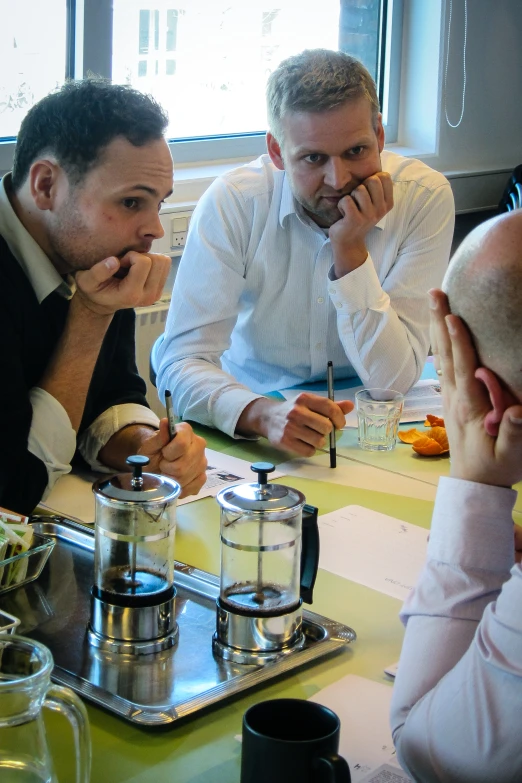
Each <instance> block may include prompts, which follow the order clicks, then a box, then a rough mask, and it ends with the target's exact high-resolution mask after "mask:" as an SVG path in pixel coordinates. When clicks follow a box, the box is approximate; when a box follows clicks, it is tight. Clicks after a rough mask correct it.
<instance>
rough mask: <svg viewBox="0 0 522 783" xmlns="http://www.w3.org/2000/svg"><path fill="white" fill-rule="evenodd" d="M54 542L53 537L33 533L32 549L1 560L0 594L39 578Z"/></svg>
mask: <svg viewBox="0 0 522 783" xmlns="http://www.w3.org/2000/svg"><path fill="white" fill-rule="evenodd" d="M54 543H55V542H54V539H53V538H48V536H42V535H41V534H40V533H33V540H32V543H31V548H30V549H27V550H26V551H25V552H21V553H20V554H19V555H15V556H14V557H8V558H7V559H6V560H0V595H2V594H3V593H7V592H9V590H14V589H15V588H16V587H22V585H26V584H28V583H29V582H32V581H33V580H34V579H38V577H39V576H40V574H41V573H42V569H43V567H44V565H45V564H46V563H47V559H48V558H49V555H50V554H51V552H52V551H53V547H54Z"/></svg>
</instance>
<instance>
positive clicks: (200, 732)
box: [46, 428, 449, 783]
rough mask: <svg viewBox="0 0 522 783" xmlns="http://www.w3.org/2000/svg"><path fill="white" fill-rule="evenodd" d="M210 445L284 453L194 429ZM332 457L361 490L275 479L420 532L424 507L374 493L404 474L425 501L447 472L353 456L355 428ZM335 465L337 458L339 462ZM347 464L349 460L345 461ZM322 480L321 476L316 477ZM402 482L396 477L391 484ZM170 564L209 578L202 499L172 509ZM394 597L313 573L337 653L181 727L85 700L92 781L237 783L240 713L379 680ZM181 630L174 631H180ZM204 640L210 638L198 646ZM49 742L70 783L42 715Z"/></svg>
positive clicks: (212, 527)
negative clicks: (336, 626) (360, 477)
mask: <svg viewBox="0 0 522 783" xmlns="http://www.w3.org/2000/svg"><path fill="white" fill-rule="evenodd" d="M200 429H201V431H202V434H203V435H204V436H205V437H206V438H207V443H208V446H209V447H210V448H213V449H216V450H219V451H223V452H226V453H228V454H231V455H233V456H237V457H241V458H243V459H247V460H251V461H255V460H260V459H262V460H264V461H272V462H276V463H281V462H283V461H284V460H285V459H286V456H285V455H282V454H281V452H278V451H276V450H275V449H273V448H271V447H270V446H268V445H267V444H266V442H264V443H263V442H260V443H252V442H245V441H233V440H231V439H229V438H227V437H226V436H224V435H222V434H220V433H217V432H215V431H212V430H206V429H205V430H203V428H200ZM338 448H339V454H340V455H345V456H347V457H353V458H354V459H356V460H358V461H359V462H362V463H364V464H365V465H368V466H369V467H370V471H371V472H370V474H368V475H370V476H371V486H372V488H371V489H368V488H366V489H361V488H358V487H353V486H343V485H340V484H332V483H326V482H325V481H317V480H311V479H307V478H300V477H297V476H291V477H290V478H288V479H286V480H284V483H287V484H289V485H291V486H294V487H296V488H297V489H299V490H301V491H302V492H303V493H304V494H305V496H306V499H307V502H309V503H311V504H313V505H315V506H318V508H319V511H320V513H321V514H324V513H327V512H329V511H333V510H336V509H338V508H341V507H343V506H346V505H349V504H358V505H361V506H365V507H367V508H370V509H373V510H375V511H380V512H383V513H385V514H389V515H391V516H394V517H398V518H400V519H403V520H404V521H407V522H411V523H414V524H417V525H421V526H423V527H429V523H430V519H431V513H432V508H433V503H432V501H431V500H426V499H419V497H405V496H401V495H398V494H395V493H394V494H392V493H390V492H382V491H378V490H379V487H380V486H381V484H383V483H386V482H385V481H384V478H386V480H387V482H388V484H389V481H390V478H391V477H390V475H389V473H388V472H389V471H392V473H394V474H399V475H401V476H404V477H407V479H409V482H410V483H409V484H404V485H403V486H411V488H412V494H413V495H415V492H414V491H413V490H414V489H415V488H416V487H418V482H423V483H425V484H426V485H427V488H428V490H429V495H428V497H430V498H431V497H434V492H435V485H436V483H437V480H438V477H439V476H440V475H447V474H448V471H449V461H448V459H447V458H440V459H437V458H435V459H429V460H428V459H422V458H419V457H416V456H415V455H414V454H413V452H412V451H411V448H409V447H407V446H401V445H399V446H397V448H396V449H395V450H394V451H393V452H390V453H385V454H380V453H371V452H363V451H361V450H360V449H358V448H357V445H356V432H355V430H352V431H350V430H346V431H344V432H343V433H342V435H341V437H340V439H339V447H338ZM339 459H340V460H342V459H343V458H342V457H340V458H339ZM353 464H354V465H355V463H353ZM323 474H324V471H323V472H322V473H321V475H323ZM401 480H402V479H401ZM176 558H177V559H178V560H181V561H183V562H186V563H190V564H192V565H195V566H198V567H199V568H202V569H204V570H207V571H210V572H212V573H215V574H217V573H218V571H219V507H218V505H217V503H216V501H215V500H214V499H212V498H206V499H204V500H200V501H197V502H195V503H189V504H186V505H183V506H181V507H179V509H178V529H177V534H176ZM399 608H400V601H398V600H397V599H395V598H391V597H389V596H386V595H384V594H382V593H379V592H377V591H375V590H371V589H370V588H367V587H364V586H362V585H359V584H356V583H354V582H351V581H349V580H346V579H342V578H340V577H338V576H335V575H333V574H330V573H328V572H326V571H322V570H321V571H319V574H318V578H317V583H316V588H315V594H314V604H313V607H312V609H313V610H314V611H317V612H318V613H320V614H323V615H326V616H327V617H330V618H332V619H335V620H338V621H340V622H342V623H344V624H346V625H349V626H351V627H352V628H354V630H355V631H356V632H357V637H358V638H357V641H356V642H355V643H353V644H352V645H349V646H348V647H347V649H346V650H344V651H342V652H341V653H339V654H336V655H333V656H331V657H329V658H326V659H324V660H322V661H320V662H318V663H315V664H312V665H309V666H308V667H305V668H300V669H297V670H296V671H295V673H292V674H289V675H286V676H284V677H281V678H279V679H277V680H274V681H271V683H269V684H266V685H264V686H262V687H259V688H257V689H256V690H253V691H249V692H247V693H246V694H244V695H241V696H238V697H235V698H233V699H231V700H229V701H227V702H226V703H224V704H223V706H217V707H213V708H209V709H207V710H206V711H205V712H203V713H199V714H198V715H197V716H195V717H193V718H190V719H188V720H187V721H185V722H184V723H181V724H179V725H177V726H176V725H174V726H173V727H171V728H168V729H164V730H160V731H158V730H155V731H151V730H145V729H140V728H137V727H135V726H133V725H131V724H129V723H127V722H126V721H124V720H122V719H120V718H116V717H114V716H113V715H111V714H109V713H106V712H104V711H102V710H101V709H98V708H97V707H94V706H92V705H89V704H87V709H88V712H89V718H90V724H91V731H92V740H93V771H92V781H93V783H102V782H104V781H111V783H163V781H165V783H167V781H168V782H169V783H185V782H188V781H190V782H191V783H199V781H206V782H207V781H208V783H235V782H236V781H239V773H240V753H241V746H240V744H239V743H238V742H237V740H236V739H235V735H238V734H240V733H241V721H242V715H243V713H244V711H245V710H246V709H247V708H248V707H249V706H250V705H251V704H254V703H256V702H258V701H262V700H264V699H269V698H275V697H282V696H284V697H299V698H303V699H306V698H308V697H310V696H312V695H313V694H314V693H316V692H317V691H319V690H320V689H321V688H324V687H325V686H327V685H329V684H331V683H332V682H335V681H336V680H338V679H339V678H341V677H343V676H345V675H346V674H350V673H352V674H358V675H361V676H363V677H367V678H369V679H371V680H375V681H378V682H389V681H388V678H387V677H386V676H385V675H384V673H383V668H384V666H386V665H388V664H390V663H393V662H395V661H397V660H398V657H399V654H400V648H401V643H402V636H403V632H402V626H401V624H400V622H399V619H398V611H399ZM181 632H182V629H181ZM208 642H209V644H210V643H211V640H210V639H209V640H208ZM46 722H47V726H48V733H49V740H50V744H51V747H52V749H53V756H54V759H55V764H56V768H57V773H58V776H59V779H60V781H73V780H74V767H73V754H72V747H71V746H72V736H71V734H70V731H69V729H68V727H67V725H66V724H65V722H64V720H63V719H62V718H60V717H59V716H55V715H54V714H50V715H49V716H48V717H47V718H46Z"/></svg>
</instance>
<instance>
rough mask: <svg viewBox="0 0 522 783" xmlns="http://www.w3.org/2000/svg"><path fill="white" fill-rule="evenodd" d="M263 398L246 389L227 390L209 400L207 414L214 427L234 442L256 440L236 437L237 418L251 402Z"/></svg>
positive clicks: (255, 438)
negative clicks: (234, 440) (233, 439)
mask: <svg viewBox="0 0 522 783" xmlns="http://www.w3.org/2000/svg"><path fill="white" fill-rule="evenodd" d="M262 398H263V395H262V394H254V392H251V391H249V390H248V389H246V388H245V389H229V390H228V391H223V392H218V393H217V394H213V395H211V397H210V400H209V414H210V417H211V420H212V422H213V424H214V426H215V427H216V428H217V429H220V430H222V432H224V433H225V434H226V435H229V436H230V437H231V438H235V439H236V440H258V438H257V437H256V436H253V437H249V436H248V435H237V434H236V427H237V422H238V420H239V417H240V416H241V414H242V413H243V411H244V410H245V408H246V407H247V405H250V403H251V402H253V401H254V400H260V399H262Z"/></svg>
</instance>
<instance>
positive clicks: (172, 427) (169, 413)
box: [165, 389, 176, 440]
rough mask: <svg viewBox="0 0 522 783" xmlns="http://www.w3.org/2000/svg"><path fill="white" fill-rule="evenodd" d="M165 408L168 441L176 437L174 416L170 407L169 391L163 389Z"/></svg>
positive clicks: (170, 396)
mask: <svg viewBox="0 0 522 783" xmlns="http://www.w3.org/2000/svg"><path fill="white" fill-rule="evenodd" d="M165 407H166V409H167V419H168V420H169V435H170V439H171V440H172V439H173V438H175V437H176V417H175V416H174V408H173V407H172V394H171V393H170V391H169V389H165Z"/></svg>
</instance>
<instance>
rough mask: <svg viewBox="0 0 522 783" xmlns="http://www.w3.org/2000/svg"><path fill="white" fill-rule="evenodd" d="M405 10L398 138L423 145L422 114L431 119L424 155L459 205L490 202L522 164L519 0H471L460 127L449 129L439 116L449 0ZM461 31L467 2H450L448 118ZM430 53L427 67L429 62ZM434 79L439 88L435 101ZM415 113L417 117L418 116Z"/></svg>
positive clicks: (409, 4) (454, 103)
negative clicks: (430, 139)
mask: <svg viewBox="0 0 522 783" xmlns="http://www.w3.org/2000/svg"><path fill="white" fill-rule="evenodd" d="M437 9H440V12H441V13H442V36H441V37H439V34H438V31H437V29H436V25H435V20H436V18H437ZM404 13H405V16H404V39H403V72H402V82H401V94H402V99H403V105H402V107H401V120H400V124H399V138H400V141H401V142H404V143H405V144H406V145H408V146H410V147H413V148H415V147H417V151H419V150H420V151H423V150H424V151H426V142H425V140H426V136H428V137H429V133H427V132H426V127H425V125H423V122H422V119H423V115H427V116H428V117H429V122H430V123H433V118H434V117H435V122H436V129H435V130H436V133H435V145H434V147H432V150H431V153H432V154H429V155H422V157H423V158H424V159H425V160H426V162H427V163H429V164H430V165H432V166H434V167H435V168H437V169H439V170H440V171H443V172H444V173H445V174H446V175H447V176H449V177H450V179H451V183H452V186H453V188H454V192H455V197H456V201H457V210H459V211H465V210H468V209H473V208H487V207H490V206H494V205H496V204H497V202H498V200H499V197H500V195H501V193H502V190H503V188H504V185H505V182H506V180H507V177H508V173H507V172H509V171H511V170H512V169H513V168H514V167H515V166H516V165H518V164H519V163H522V2H520V0H468V35H467V50H466V65H467V67H466V70H467V85H466V99H465V111H464V117H463V120H462V123H461V124H460V126H459V127H458V128H451V127H449V125H448V124H447V122H446V119H445V116H444V94H443V76H444V66H445V58H446V46H447V28H448V17H449V0H444V1H443V2H442V3H441V2H440V0H405V3H404ZM439 29H440V26H439ZM463 35H464V0H453V15H452V29H451V45H450V58H449V69H448V74H449V76H448V89H447V105H448V114H449V118H450V120H451V121H452V122H453V123H455V122H457V120H458V118H459V116H460V108H461V92H462V43H463ZM438 45H440V49H439V52H438V53H437V51H436V50H437V47H438ZM434 55H435V57H436V62H433V67H432V69H431V70H430V69H429V67H428V65H427V63H429V60H430V57H431V58H433V57H434ZM436 84H438V86H439V87H440V89H439V90H438V98H437V100H436V105H434V96H435V94H436V92H437V89H436ZM430 94H431V101H430ZM404 102H406V103H404ZM406 104H407V105H406ZM417 106H418V107H421V109H419V111H416V107H417ZM416 113H417V114H420V115H421V116H418V117H417V120H415V114H416ZM416 125H417V126H418V127H417V128H415V126H416ZM431 127H432V129H433V126H431ZM428 145H429V142H428Z"/></svg>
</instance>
